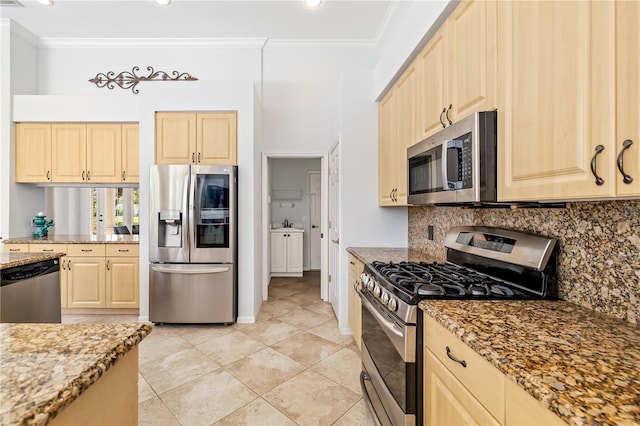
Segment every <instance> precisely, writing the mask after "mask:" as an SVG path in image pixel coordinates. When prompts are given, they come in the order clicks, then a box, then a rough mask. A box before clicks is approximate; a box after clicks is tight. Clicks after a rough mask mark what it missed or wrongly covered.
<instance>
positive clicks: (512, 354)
mask: <svg viewBox="0 0 640 426" xmlns="http://www.w3.org/2000/svg"><path fill="white" fill-rule="evenodd" d="M420 307H421V308H422V310H423V311H424V312H425V313H426V314H427V315H430V316H432V317H433V318H435V319H436V320H437V321H438V322H439V323H441V324H442V325H444V326H445V327H446V328H447V329H448V330H449V331H451V333H453V334H454V335H456V336H458V338H460V339H461V340H462V341H463V342H465V343H466V344H467V345H468V346H470V347H471V348H473V349H474V350H475V351H476V352H477V353H479V354H480V355H482V356H483V357H484V358H486V359H487V360H488V361H489V362H491V364H493V365H494V366H495V367H497V368H498V369H499V370H500V371H502V372H503V373H504V374H506V375H507V376H508V377H509V378H511V379H512V380H515V382H517V383H518V384H519V385H520V386H521V387H522V388H524V389H525V390H527V391H528V392H529V393H530V394H531V395H533V396H534V397H535V398H537V399H538V400H540V401H542V403H543V405H545V406H546V407H548V408H549V409H550V410H551V411H553V412H554V413H556V414H557V415H558V416H560V418H562V419H563V420H565V421H566V422H567V423H569V424H576V425H583V424H620V425H622V424H624V425H639V424H640V329H638V328H637V327H634V326H632V325H629V323H627V322H625V321H622V320H618V319H614V318H611V317H607V316H605V315H602V314H599V313H596V312H594V311H592V310H589V309H587V308H583V307H580V306H578V305H575V304H573V303H570V302H566V301H542V300H541V301H504V300H501V301H463V300H428V301H422V302H420Z"/></svg>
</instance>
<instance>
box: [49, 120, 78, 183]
mask: <svg viewBox="0 0 640 426" xmlns="http://www.w3.org/2000/svg"><path fill="white" fill-rule="evenodd" d="M86 167H87V126H86V125H84V124H78V123H68V124H52V125H51V180H52V181H53V182H62V183H74V182H79V183H82V182H86V175H87V168H86Z"/></svg>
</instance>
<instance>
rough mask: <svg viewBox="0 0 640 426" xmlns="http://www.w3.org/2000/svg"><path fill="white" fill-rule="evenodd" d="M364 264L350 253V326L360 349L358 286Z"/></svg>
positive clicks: (360, 331) (360, 312) (360, 313)
mask: <svg viewBox="0 0 640 426" xmlns="http://www.w3.org/2000/svg"><path fill="white" fill-rule="evenodd" d="M362 270H363V265H362V262H360V261H359V260H358V259H356V258H355V257H354V256H353V255H351V254H350V255H349V289H348V292H349V293H348V294H349V327H350V328H351V332H352V333H353V339H354V340H355V342H356V346H358V349H362V304H361V303H360V296H358V291H357V288H358V287H359V286H360V274H361V273H362Z"/></svg>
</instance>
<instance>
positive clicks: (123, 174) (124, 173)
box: [122, 170, 127, 182]
mask: <svg viewBox="0 0 640 426" xmlns="http://www.w3.org/2000/svg"><path fill="white" fill-rule="evenodd" d="M125 180H127V172H125V171H124V170H123V171H122V181H123V182H124V181H125Z"/></svg>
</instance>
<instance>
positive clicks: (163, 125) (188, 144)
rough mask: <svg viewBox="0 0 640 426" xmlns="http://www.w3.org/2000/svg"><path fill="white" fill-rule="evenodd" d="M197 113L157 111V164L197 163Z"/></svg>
mask: <svg viewBox="0 0 640 426" xmlns="http://www.w3.org/2000/svg"><path fill="white" fill-rule="evenodd" d="M195 162H196V114H195V113H189V112H156V164H192V163H193V164H195Z"/></svg>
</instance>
